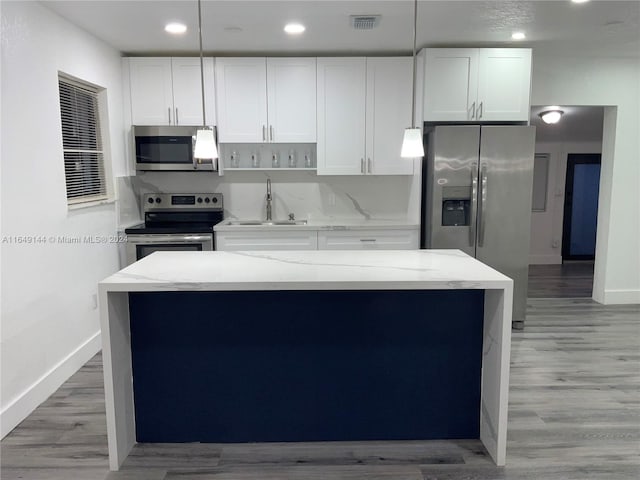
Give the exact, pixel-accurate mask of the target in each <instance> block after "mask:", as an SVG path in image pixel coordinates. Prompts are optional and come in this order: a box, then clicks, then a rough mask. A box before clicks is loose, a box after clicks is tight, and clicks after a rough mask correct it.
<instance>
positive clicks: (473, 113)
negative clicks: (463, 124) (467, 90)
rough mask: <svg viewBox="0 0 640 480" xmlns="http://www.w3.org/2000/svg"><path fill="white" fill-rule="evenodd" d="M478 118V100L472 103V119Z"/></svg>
mask: <svg viewBox="0 0 640 480" xmlns="http://www.w3.org/2000/svg"><path fill="white" fill-rule="evenodd" d="M474 118H476V102H473V103H472V104H471V120H473V119H474Z"/></svg>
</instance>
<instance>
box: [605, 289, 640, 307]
mask: <svg viewBox="0 0 640 480" xmlns="http://www.w3.org/2000/svg"><path fill="white" fill-rule="evenodd" d="M594 300H596V301H598V302H600V300H599V299H596V298H594ZM600 303H603V304H604V305H628V304H632V305H633V304H640V290H605V291H604V298H603V299H602V301H601V302H600Z"/></svg>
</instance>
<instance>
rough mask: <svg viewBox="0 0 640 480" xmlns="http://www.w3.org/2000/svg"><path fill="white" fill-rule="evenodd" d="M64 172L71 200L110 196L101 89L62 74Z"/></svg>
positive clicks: (68, 195)
mask: <svg viewBox="0 0 640 480" xmlns="http://www.w3.org/2000/svg"><path fill="white" fill-rule="evenodd" d="M58 84H59V89H60V117H61V120H62V148H63V152H64V172H65V178H66V183H67V202H68V203H69V204H75V203H83V202H90V201H96V200H103V199H106V198H107V188H106V181H105V165H104V152H103V147H102V133H101V129H100V115H99V111H98V92H97V90H96V89H94V88H92V87H90V86H87V85H82V84H80V83H78V82H75V81H73V80H70V79H67V78H64V77H59V79H58Z"/></svg>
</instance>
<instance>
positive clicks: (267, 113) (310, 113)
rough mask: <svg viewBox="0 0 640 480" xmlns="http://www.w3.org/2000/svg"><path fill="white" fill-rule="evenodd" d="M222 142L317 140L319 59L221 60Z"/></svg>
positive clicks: (218, 68) (218, 71)
mask: <svg viewBox="0 0 640 480" xmlns="http://www.w3.org/2000/svg"><path fill="white" fill-rule="evenodd" d="M216 83H217V91H216V94H217V104H218V115H219V118H220V122H219V138H220V142H222V143H266V142H278V143H314V142H315V141H316V59H315V58H268V59H266V58H264V57H260V58H219V59H218V60H217V61H216Z"/></svg>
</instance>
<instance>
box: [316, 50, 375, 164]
mask: <svg viewBox="0 0 640 480" xmlns="http://www.w3.org/2000/svg"><path fill="white" fill-rule="evenodd" d="M317 85H318V146H317V150H318V157H317V158H318V175H361V174H363V173H364V170H365V167H364V164H365V107H366V106H365V100H366V97H365V95H366V92H365V89H366V59H365V58H364V57H351V58H318V82H317Z"/></svg>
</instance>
